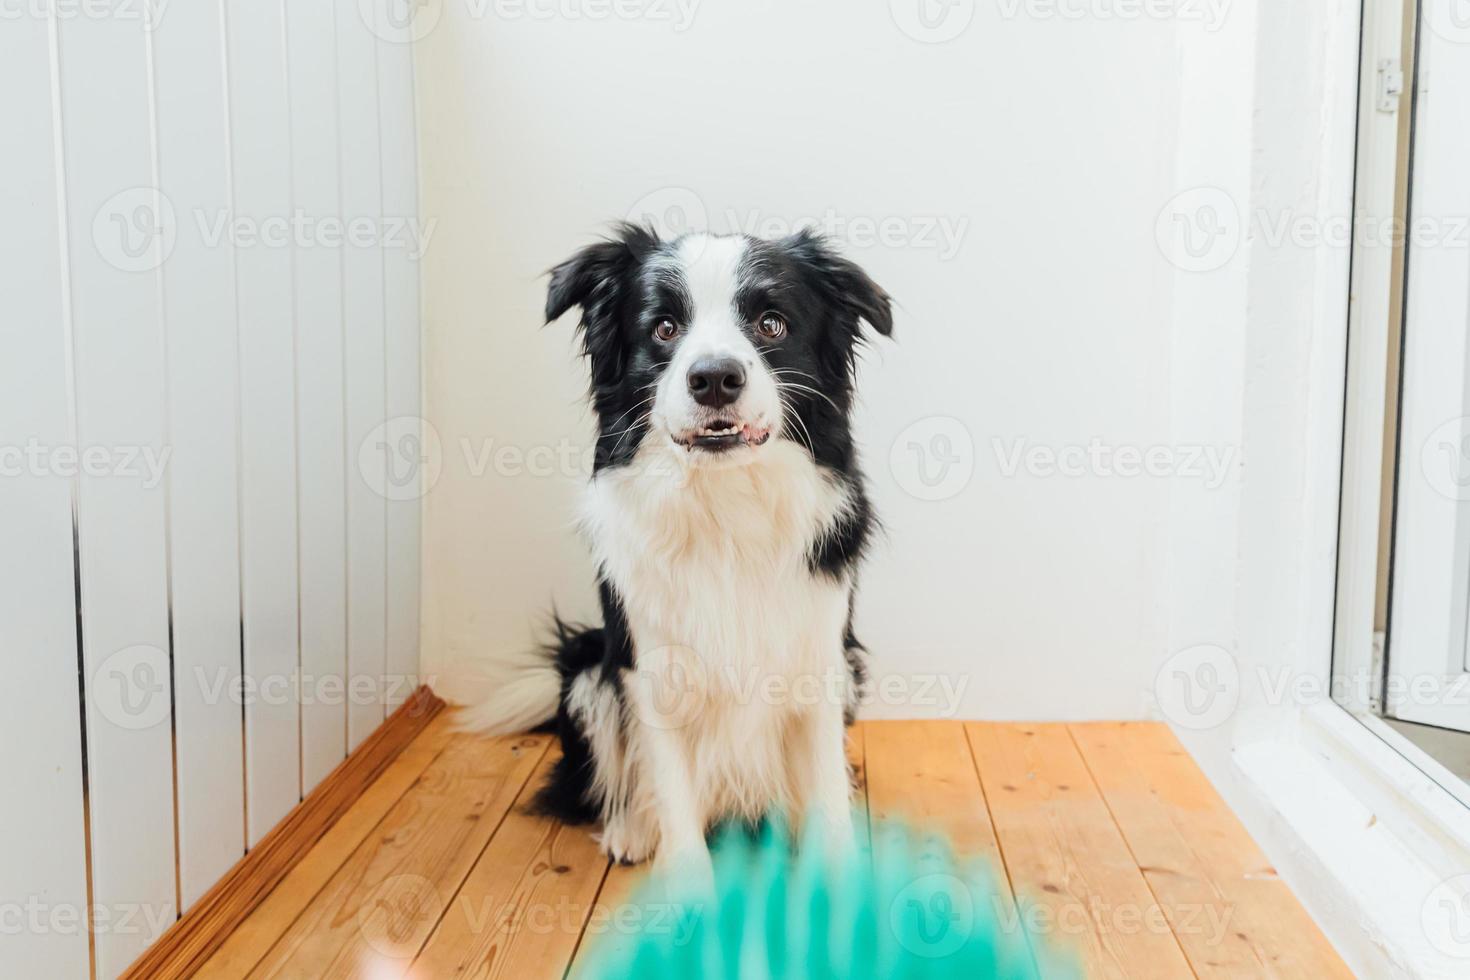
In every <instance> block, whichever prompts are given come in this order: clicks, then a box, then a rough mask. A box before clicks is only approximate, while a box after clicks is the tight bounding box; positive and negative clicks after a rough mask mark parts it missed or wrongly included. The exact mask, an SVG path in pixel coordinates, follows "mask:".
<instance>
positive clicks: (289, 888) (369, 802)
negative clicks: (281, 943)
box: [195, 712, 453, 980]
mask: <svg viewBox="0 0 1470 980" xmlns="http://www.w3.org/2000/svg"><path fill="white" fill-rule="evenodd" d="M452 726H453V721H452V720H451V717H450V713H449V712H443V713H441V714H439V715H438V716H437V717H436V718H435V719H434V720H433V721H431V722H429V724H428V726H427V727H426V728H425V729H424V730H423V731H422V732H420V733H419V735H418V737H417V738H415V739H414V741H413V742H412V743H410V744H409V746H408V747H407V748H406V749H404V750H403V752H402V753H401V754H400V755H399V756H398V758H397V759H394V760H393V762H392V764H391V765H389V767H388V768H387V769H385V770H384V771H383V774H382V775H381V776H379V777H378V779H377V780H376V781H375V782H374V783H373V785H372V786H371V787H370V788H368V790H367V791H366V792H364V793H363V795H362V796H360V797H359V798H358V799H357V801H356V802H355V803H353V805H352V808H351V809H349V810H348V811H347V812H346V813H345V814H343V815H342V817H341V819H339V820H338V821H337V822H336V823H335V824H333V825H332V829H331V830H329V831H327V833H325V834H324V835H322V838H321V840H319V841H317V843H316V845H315V846H313V847H312V849H311V850H310V851H308V852H307V854H306V857H305V858H303V859H302V860H301V861H300V863H298V864H297V865H296V867H294V868H292V869H291V871H290V873H288V874H287V875H286V877H285V878H284V879H282V881H281V883H280V884H279V885H277V886H276V887H275V889H274V890H273V891H272V892H271V893H270V895H268V896H267V897H266V899H265V901H263V902H261V904H260V905H259V906H257V907H256V909H255V911H254V912H252V913H251V914H250V917H249V918H248V919H246V920H245V922H244V924H242V925H241V926H240V927H239V928H237V929H236V930H235V931H234V932H233V933H231V934H230V937H229V938H228V939H227V940H225V943H224V945H222V946H221V947H220V948H219V949H218V950H217V951H216V952H215V953H214V955H213V956H211V957H210V958H209V960H207V961H206V962H205V964H204V966H203V968H201V969H200V971H199V972H198V973H197V974H195V976H196V977H198V978H200V980H240V978H242V977H245V976H247V975H248V974H249V973H250V971H251V970H252V969H254V967H255V965H256V964H257V963H259V962H260V961H261V959H263V958H264V957H265V954H266V953H267V952H269V951H270V948H271V947H272V946H273V945H275V943H276V940H278V939H279V938H280V937H281V935H282V934H283V933H284V932H285V931H286V929H287V928H289V927H290V925H291V923H292V922H294V921H296V917H297V916H298V915H300V914H301V911H302V909H304V908H306V906H307V903H309V902H310V901H311V900H312V898H314V897H315V896H316V894H317V892H319V891H321V889H322V887H323V886H324V885H325V884H326V883H327V882H328V881H330V880H331V878H332V875H334V874H336V873H337V869H338V868H340V867H341V866H342V865H343V864H344V863H345V862H346V861H347V859H348V857H350V856H351V854H352V852H353V851H354V850H356V849H357V847H358V845H359V844H361V843H362V842H363V840H364V839H366V838H367V836H368V835H369V834H370V833H372V831H373V828H374V827H376V826H377V825H378V823H379V822H380V821H381V820H382V819H383V817H384V816H386V815H387V813H388V811H389V810H390V809H391V808H392V807H393V805H394V804H395V803H397V802H398V801H399V799H401V798H402V797H403V794H404V793H406V792H407V791H408V789H409V788H410V787H411V786H412V785H413V784H414V783H415V782H416V781H417V780H418V778H419V776H420V775H422V773H423V772H424V770H425V769H427V768H428V767H429V765H430V764H431V763H432V762H433V761H434V759H435V758H437V757H438V755H439V753H440V752H441V751H442V750H443V749H444V747H445V746H446V745H448V744H449V740H450V737H451V735H452Z"/></svg>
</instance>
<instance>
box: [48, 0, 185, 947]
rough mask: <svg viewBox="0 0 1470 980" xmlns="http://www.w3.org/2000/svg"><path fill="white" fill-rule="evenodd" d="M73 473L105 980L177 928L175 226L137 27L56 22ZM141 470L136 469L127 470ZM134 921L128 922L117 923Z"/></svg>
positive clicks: (118, 21)
mask: <svg viewBox="0 0 1470 980" xmlns="http://www.w3.org/2000/svg"><path fill="white" fill-rule="evenodd" d="M57 32H58V54H59V59H60V61H59V72H60V92H61V99H60V114H61V130H62V138H63V150H64V166H65V193H66V202H67V237H68V240H69V276H70V303H71V324H72V339H73V351H74V357H73V371H74V376H75V387H76V392H75V397H76V417H77V437H78V441H79V443H80V448H81V451H82V452H83V453H90V454H92V456H93V458H94V460H95V459H97V458H99V457H103V456H105V457H106V458H109V459H110V460H111V462H110V463H108V464H107V465H105V466H102V467H98V466H95V465H94V466H90V467H86V468H84V470H83V472H82V473H81V475H80V478H79V492H78V520H79V533H80V545H81V547H80V569H81V593H82V626H83V629H82V644H83V648H84V651H85V664H84V669H85V673H86V680H87V694H88V697H87V706H86V708H87V734H88V746H87V748H88V760H89V775H90V793H91V818H92V824H91V826H92V845H93V846H92V885H93V889H92V890H93V897H94V900H95V902H96V903H97V904H98V905H99V906H101V908H102V910H103V914H106V915H108V916H109V917H110V919H111V920H112V921H110V922H109V924H108V925H107V926H106V927H100V928H99V930H98V932H97V935H96V955H97V972H98V975H99V976H113V975H115V974H117V973H119V972H120V971H121V970H122V969H123V968H125V967H126V966H127V965H128V963H130V962H131V961H132V960H133V959H134V958H135V957H137V955H138V954H139V953H141V952H142V951H143V950H144V949H145V948H146V947H147V946H148V944H149V943H150V942H151V941H152V939H153V938H154V936H155V935H156V934H157V933H158V932H161V931H162V929H163V928H164V927H165V926H167V925H168V924H169V922H170V921H171V920H172V918H173V916H174V911H175V903H176V901H177V896H176V888H175V863H174V862H175V854H174V813H173V758H172V747H171V738H170V727H171V725H170V715H171V710H172V709H171V701H170V697H169V683H168V681H169V674H168V671H169V663H168V645H169V637H168V596H167V575H168V572H167V567H166V565H167V563H166V552H165V542H164V538H165V521H166V489H165V484H164V482H163V481H162V480H161V479H157V478H156V474H153V473H149V472H147V471H146V470H145V469H142V468H141V467H140V465H139V464H140V463H141V462H142V461H144V460H146V459H149V458H151V459H153V460H155V461H157V460H161V459H163V458H164V457H163V442H164V428H165V423H164V412H165V404H164V402H165V396H164V370H163V337H162V329H161V312H162V311H161V309H160V306H159V277H158V272H157V267H158V264H159V261H160V260H161V257H162V255H163V254H164V253H165V252H166V250H167V248H168V245H169V243H170V240H171V238H172V232H173V227H174V221H173V218H172V217H171V216H170V215H169V213H168V211H167V210H166V209H165V208H164V207H163V205H162V204H161V202H160V201H159V200H158V195H157V188H156V184H155V181H156V175H155V173H154V159H153V136H152V128H151V126H152V113H151V102H152V100H151V93H150V91H149V71H150V68H149V64H148V54H149V51H148V35H147V31H146V27H145V25H144V24H143V22H142V21H140V20H137V19H124V18H106V19H96V18H86V17H62V18H59V19H58V22H57ZM129 459H131V462H132V465H131V466H129V465H127V462H128V460H129ZM124 915H126V916H128V917H129V918H128V919H127V927H126V928H125V927H124V926H123V924H121V923H119V922H117V921H116V920H115V919H114V918H113V917H116V918H121V917H122V916H124Z"/></svg>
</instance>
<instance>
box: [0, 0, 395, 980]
mask: <svg viewBox="0 0 1470 980" xmlns="http://www.w3.org/2000/svg"><path fill="white" fill-rule="evenodd" d="M377 2H378V0H371V2H365V3H363V2H359V0H302V2H300V3H296V4H292V6H291V9H290V11H289V13H288V12H287V9H286V6H285V4H284V0H264V2H258V0H207V2H200V3H197V4H188V5H182V6H181V5H177V4H175V5H170V6H169V8H168V11H167V12H166V14H165V15H164V16H162V17H161V18H160V19H159V20H158V22H157V23H156V24H150V23H149V22H148V21H147V19H146V17H145V16H144V11H145V10H147V9H153V8H150V7H147V6H146V5H145V6H144V7H140V8H139V10H138V11H137V14H138V15H137V16H131V15H125V14H123V13H121V12H117V15H116V16H112V15H109V16H101V15H92V16H88V15H85V14H82V15H78V12H76V11H72V12H71V13H69V14H68V15H67V16H57V15H48V14H47V12H46V11H47V9H48V8H47V7H46V6H45V5H42V6H41V7H40V8H39V10H40V12H39V13H37V12H35V11H32V12H30V13H26V12H21V14H20V15H18V16H17V17H15V18H10V19H9V24H8V26H7V27H6V29H5V30H4V32H3V33H0V80H4V81H5V82H7V83H8V85H7V88H8V90H11V91H16V92H23V93H30V94H29V96H28V97H27V98H23V99H18V100H14V99H13V100H11V101H10V103H7V108H6V109H5V110H3V113H0V123H3V125H0V144H3V145H0V155H3V159H5V160H6V161H7V164H8V169H7V180H6V181H4V182H3V183H0V213H3V214H4V215H5V218H6V220H5V222H4V224H3V226H0V263H3V267H4V268H5V269H6V270H7V272H8V273H9V274H8V275H6V276H5V277H4V279H3V280H0V308H3V309H5V310H6V311H7V315H6V316H5V317H4V318H3V319H0V554H23V555H25V556H26V561H25V562H23V563H20V564H16V563H11V565H12V566H13V567H0V665H3V669H4V670H5V673H6V676H7V677H8V678H9V679H10V681H11V683H9V684H7V685H6V686H5V687H4V688H3V689H0V740H3V742H5V743H8V744H20V743H23V744H25V745H26V746H27V750H26V752H24V753H22V754H21V755H20V756H18V757H17V759H16V760H13V761H14V763H15V766H19V767H20V768H18V769H16V772H15V774H16V775H17V778H18V780H19V782H20V784H21V785H23V786H24V787H25V792H24V793H22V794H17V799H16V800H13V801H10V802H11V805H9V806H6V807H0V904H3V905H4V906H5V907H8V908H12V909H14V908H16V907H18V908H19V909H20V910H21V911H22V913H23V914H24V915H25V916H33V915H34V916H40V917H42V918H43V919H44V921H45V923H46V925H45V926H44V927H41V928H25V929H23V930H22V931H21V932H20V933H13V932H7V934H6V935H5V936H4V937H0V938H3V942H0V975H4V976H10V975H17V976H86V975H87V974H88V972H89V971H92V972H95V974H96V975H97V976H99V977H110V976H115V975H117V974H119V973H121V972H122V971H123V970H125V969H126V968H127V967H128V965H129V964H130V963H132V962H133V961H134V960H135V959H136V958H137V957H138V955H140V954H141V953H142V952H143V950H144V949H146V947H147V946H148V945H149V944H150V943H151V942H152V941H153V940H154V939H155V938H156V937H157V936H158V935H159V934H160V933H161V932H162V931H163V930H164V929H166V928H167V927H168V926H169V925H170V924H172V922H173V921H174V920H175V918H176V917H177V915H178V909H179V906H180V904H181V903H182V904H183V905H185V906H187V905H189V904H191V903H193V902H195V901H197V900H198V898H199V897H200V896H201V895H202V894H203V893H204V892H205V891H206V890H207V889H209V888H210V887H211V886H213V885H214V884H215V883H216V882H217V881H218V880H219V878H220V877H221V876H222V875H224V874H225V873H226V872H227V871H228V869H229V868H230V866H231V865H232V864H233V863H234V862H235V861H237V860H238V859H239V858H240V856H241V855H242V853H243V852H244V851H245V849H246V847H247V846H249V845H250V844H251V843H253V842H255V841H257V840H259V838H260V837H261V836H262V835H263V834H264V833H266V832H267V831H268V830H269V829H270V828H271V827H272V826H274V825H275V824H276V823H277V822H278V821H279V820H280V819H281V818H282V817H284V816H285V815H286V814H287V813H288V812H289V810H290V809H291V808H292V807H293V806H294V805H295V804H296V803H297V801H298V800H299V798H300V796H301V793H302V791H303V789H310V788H312V787H314V786H316V785H317V783H318V782H319V781H320V780H321V779H322V778H323V776H325V775H326V774H327V773H328V772H330V771H331V769H332V768H333V767H334V766H335V765H336V764H337V763H338V762H340V761H341V759H342V758H343V757H344V756H345V754H346V752H347V751H348V750H349V747H351V746H356V745H357V744H359V743H360V742H361V741H362V740H363V739H364V738H366V737H367V736H368V735H369V734H371V733H372V732H373V731H374V730H375V729H376V728H377V726H378V725H379V724H381V722H382V719H383V717H384V713H385V699H386V698H387V697H388V696H390V695H388V694H386V693H385V690H384V686H383V682H384V676H385V674H387V675H390V676H392V677H393V678H401V679H404V680H407V679H410V678H411V677H412V676H415V675H416V674H417V672H418V620H419V608H418V601H419V597H418V589H419V572H418V568H419V554H418V552H419V521H418V499H417V496H418V495H417V491H416V489H415V487H416V485H417V481H418V479H419V477H420V475H421V474H419V473H418V472H417V469H416V467H417V465H418V463H419V461H420V460H419V458H416V456H415V453H417V452H418V450H417V448H416V447H419V446H420V445H421V443H420V442H419V441H416V440H419V439H422V433H420V432H419V431H418V429H417V426H418V420H417V416H418V414H419V412H420V408H419V405H420V401H421V393H420V382H419V315H418V305H419V300H418V268H417V259H418V251H417V250H418V248H419V246H420V245H421V244H422V235H421V232H420V228H419V225H418V224H417V190H416V184H417V174H416V169H417V167H416V159H415V151H416V148H415V132H414V130H415V126H414V101H413V100H414V94H413V70H412V54H411V50H410V48H408V47H407V46H400V45H396V44H393V43H392V42H388V41H386V40H383V39H382V37H381V36H380V35H382V33H383V28H384V26H385V25H384V24H380V23H377V22H376V18H377V17H379V16H385V15H386V13H387V6H386V2H385V0H384V2H382V3H380V4H379V5H377V6H375V5H374V4H375V3H377ZM99 9H100V8H99ZM110 9H111V8H109V10H110ZM94 14H95V12H94ZM374 28H378V30H377V31H375V30H374ZM385 151H386V152H385ZM385 212H386V218H385ZM394 416H398V417H402V418H403V419H406V423H405V424H401V425H396V426H395V425H387V426H385V421H386V420H387V419H389V418H390V417H394ZM404 437H409V438H408V439H407V440H406V441H405V438H404ZM390 464H391V465H392V466H393V468H392V469H390V468H389V467H390ZM74 542H75V544H76V551H75V553H74V551H73V543H74ZM303 594H304V596H305V600H304V602H303V599H302V596H303ZM303 636H304V638H305V642H304V643H303ZM303 674H304V675H305V678H304V680H305V681H306V682H307V687H306V688H305V690H304V692H303V689H302V687H301V686H300V685H301V682H302V680H303ZM334 679H335V681H336V683H333V681H334ZM242 686H243V691H242V690H241V687H242ZM390 690H391V697H392V698H393V700H394V701H395V702H396V701H397V700H400V699H401V698H402V697H403V696H405V695H406V694H407V693H408V690H409V685H408V683H405V682H404V681H403V680H401V681H398V686H396V687H394V688H391V689H390ZM79 693H80V694H83V695H84V696H83V697H80V698H79ZM303 693H304V694H305V695H306V697H305V699H304V700H305V705H304V706H303V704H302V701H303V697H302V695H303ZM242 696H243V699H244V702H243V704H242V700H241V699H242ZM12 768H14V766H12ZM89 903H91V904H90V908H89ZM89 917H90V918H92V919H94V920H95V922H96V930H95V934H93V935H90V936H89V934H88V931H87V929H86V922H87V921H88V919H89ZM32 921H36V920H35V919H31V918H27V919H26V922H27V923H30V922H32Z"/></svg>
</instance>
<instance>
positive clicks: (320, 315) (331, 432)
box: [286, 0, 417, 792]
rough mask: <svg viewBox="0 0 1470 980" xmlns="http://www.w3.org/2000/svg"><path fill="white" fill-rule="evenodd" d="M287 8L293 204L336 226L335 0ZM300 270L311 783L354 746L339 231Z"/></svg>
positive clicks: (301, 1)
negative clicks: (349, 700) (350, 736)
mask: <svg viewBox="0 0 1470 980" xmlns="http://www.w3.org/2000/svg"><path fill="white" fill-rule="evenodd" d="M286 12H287V23H286V38H287V42H288V60H289V64H288V74H289V76H290V80H291V147H292V152H291V161H292V170H293V188H294V199H295V204H296V208H297V209H298V210H299V211H301V212H302V213H303V214H305V215H309V216H312V217H313V218H316V219H319V220H320V221H321V222H322V225H323V227H330V226H331V225H332V223H334V222H339V221H340V220H341V213H342V201H341V188H340V184H339V181H338V176H337V174H338V170H337V57H336V52H337V25H336V18H335V10H334V8H333V3H332V0H295V2H292V3H290V4H288V5H287V8H286ZM295 271H296V336H297V347H298V357H299V359H298V363H297V368H296V371H297V379H296V382H297V403H298V412H299V417H298V438H299V439H300V447H299V453H298V461H297V465H298V472H299V479H300V483H301V501H300V507H301V510H300V513H301V670H302V679H303V702H302V705H301V782H302V788H303V790H305V791H306V792H310V791H311V790H312V788H313V787H315V786H316V785H317V783H319V782H321V780H322V777H323V776H325V775H326V774H327V773H329V772H331V771H332V768H333V767H334V766H336V765H337V763H339V762H341V761H342V759H343V757H344V756H346V754H347V706H346V699H345V690H346V674H347V503H346V497H345V495H346V492H347V488H346V479H347V474H346V464H347V451H346V434H345V433H344V431H343V387H342V384H343V381H342V249H341V244H340V242H339V241H337V240H335V239H332V240H326V241H322V242H320V243H318V244H316V245H314V246H312V247H310V248H305V247H303V248H298V249H297V250H296V260H295ZM415 560H417V556H415Z"/></svg>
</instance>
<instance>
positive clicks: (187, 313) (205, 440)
mask: <svg viewBox="0 0 1470 980" xmlns="http://www.w3.org/2000/svg"><path fill="white" fill-rule="evenodd" d="M223 49H224V24H223V22H222V11H221V10H220V7H219V4H217V3H190V4H177V5H175V6H173V7H171V8H170V9H169V11H168V16H167V17H164V18H163V19H162V20H161V21H160V23H159V26H158V27H157V29H156V30H155V32H154V35H153V78H154V92H155V98H156V101H157V113H158V124H157V128H158V175H159V187H160V190H161V191H162V193H163V195H164V197H165V198H167V199H168V201H169V202H170V204H171V205H172V208H173V211H174V215H175V223H176V227H177V237H176V239H175V242H174V246H173V250H172V252H170V253H169V256H168V258H167V260H166V261H165V262H164V264H163V266H162V268H161V272H162V275H163V315H164V324H165V332H166V334H167V337H168V348H167V365H168V391H169V405H168V433H169V441H170V444H171V445H172V447H173V455H172V457H171V458H170V461H169V517H170V531H169V548H170V556H171V570H172V574H171V576H170V584H171V587H172V592H173V596H172V598H173V640H174V643H173V649H174V714H175V722H174V726H175V747H176V752H177V758H178V788H179V799H178V810H179V882H180V891H181V902H182V904H183V906H184V908H185V909H186V910H187V908H188V907H189V905H191V904H192V903H193V902H194V901H196V900H197V899H198V898H199V897H200V896H201V895H203V894H204V892H205V891H207V890H208V889H209V887H210V886H211V885H213V884H214V883H215V882H216V881H218V880H219V878H220V876H221V875H223V874H224V873H225V872H226V871H228V870H229V868H230V865H232V864H234V863H235V862H236V861H237V860H239V859H240V856H241V854H242V853H243V852H244V840H245V838H244V826H245V817H244V813H245V800H244V787H243V774H242V766H243V762H242V755H241V737H242V736H241V724H240V721H241V715H240V706H239V704H237V703H236V700H235V698H234V697H232V692H233V691H234V690H235V685H236V684H238V683H239V679H240V574H239V570H240V529H239V494H238V490H237V488H238V486H239V469H238V465H237V462H238V449H239V441H238V440H239V424H238V417H237V416H238V411H239V389H238V384H237V382H238V370H239V365H238V361H237V358H236V354H237V351H238V344H239V337H238V334H237V331H236V322H235V264H234V263H235V260H234V251H233V248H232V246H231V242H230V236H229V235H228V233H227V230H226V226H225V220H226V219H227V218H228V216H229V209H230V179H229V163H230V161H229V133H228V124H227V116H226V104H227V103H226V92H225V73H224V66H223V64H222V61H221V59H222V56H223Z"/></svg>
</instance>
